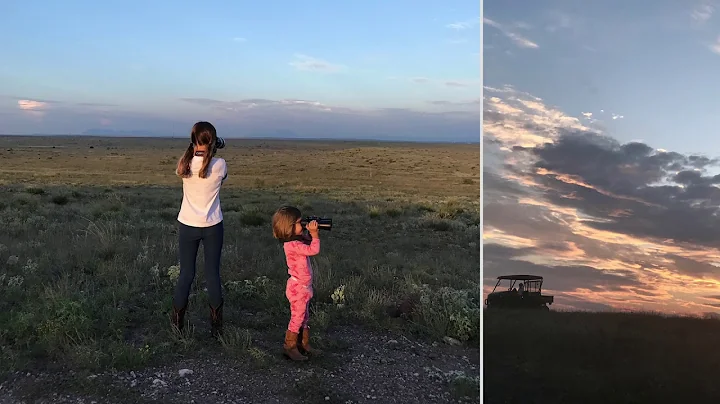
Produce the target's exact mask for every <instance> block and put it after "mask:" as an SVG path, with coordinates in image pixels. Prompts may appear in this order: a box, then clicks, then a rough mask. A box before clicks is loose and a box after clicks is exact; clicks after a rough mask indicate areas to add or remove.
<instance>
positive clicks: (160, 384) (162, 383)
mask: <svg viewBox="0 0 720 404" xmlns="http://www.w3.org/2000/svg"><path fill="white" fill-rule="evenodd" d="M153 386H155V387H160V386H167V383H165V382H164V381H162V380H160V379H155V380H153Z"/></svg>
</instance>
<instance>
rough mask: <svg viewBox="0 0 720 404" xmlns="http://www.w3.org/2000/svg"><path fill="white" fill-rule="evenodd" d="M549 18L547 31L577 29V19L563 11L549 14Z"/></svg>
mask: <svg viewBox="0 0 720 404" xmlns="http://www.w3.org/2000/svg"><path fill="white" fill-rule="evenodd" d="M547 18H548V20H549V23H548V24H547V25H546V26H545V30H546V31H548V32H557V31H561V30H568V29H574V28H575V27H576V22H575V18H573V17H572V16H571V15H570V14H568V13H566V12H563V11H557V10H554V11H550V12H548V13H547Z"/></svg>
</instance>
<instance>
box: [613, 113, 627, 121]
mask: <svg viewBox="0 0 720 404" xmlns="http://www.w3.org/2000/svg"><path fill="white" fill-rule="evenodd" d="M623 118H625V117H624V116H622V115H618V114H612V119H613V121H614V120H616V119H623Z"/></svg>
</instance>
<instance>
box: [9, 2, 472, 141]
mask: <svg viewBox="0 0 720 404" xmlns="http://www.w3.org/2000/svg"><path fill="white" fill-rule="evenodd" d="M479 16H480V5H479V4H478V3H477V2H474V1H451V2H446V3H444V4H441V3H438V2H431V1H419V2H418V1H409V0H408V1H392V2H387V1H366V2H336V1H315V2H311V3H309V4H308V3H297V2H292V1H277V2H272V3H261V2H231V1H208V2H205V3H202V5H201V3H199V2H189V1H177V2H171V1H125V2H96V1H67V2H47V1H43V2H41V1H6V2H3V3H2V5H0V38H3V41H0V52H2V55H3V62H2V64H0V83H2V86H0V97H1V98H0V117H2V119H0V133H35V132H43V133H63V132H71V133H81V132H83V131H85V130H87V129H91V128H101V129H108V130H117V131H128V130H146V131H151V132H158V133H167V132H176V131H179V132H185V131H187V129H186V127H187V128H189V127H190V126H191V125H192V123H193V121H194V120H198V119H208V120H214V121H213V122H218V125H217V126H219V127H222V128H225V129H226V131H227V132H229V133H233V134H237V135H238V136H248V135H263V134H268V133H273V132H278V131H283V132H292V133H294V134H296V135H299V136H320V137H348V136H349V137H358V136H360V137H363V136H364V137H383V136H387V135H390V136H394V137H402V138H408V139H414V138H417V139H418V140H424V139H430V138H435V139H439V138H442V137H443V136H447V137H448V138H450V139H452V140H477V139H478V138H479V120H480V113H479V103H480V100H479V97H480V88H481V87H480V85H481V83H480V62H481V61H480V54H479V51H480V45H481V44H480V30H481V28H482V24H481V21H480V19H479ZM248 100H253V101H260V102H251V101H248ZM298 100H300V101H303V102H302V103H300V102H297V101H298ZM440 128H444V129H443V130H440ZM228 136H231V135H230V134H228Z"/></svg>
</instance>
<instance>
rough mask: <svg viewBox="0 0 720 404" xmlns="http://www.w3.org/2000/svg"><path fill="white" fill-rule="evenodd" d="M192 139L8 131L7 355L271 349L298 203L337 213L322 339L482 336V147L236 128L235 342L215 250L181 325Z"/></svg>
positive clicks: (104, 356) (50, 359)
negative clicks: (342, 331) (213, 324)
mask: <svg viewBox="0 0 720 404" xmlns="http://www.w3.org/2000/svg"><path fill="white" fill-rule="evenodd" d="M186 145H187V141H186V140H185V139H182V140H171V139H113V138H86V137H74V138H72V137H56V138H47V137H45V138H40V137H37V138H35V137H22V138H20V137H1V138H0V158H2V160H3V165H2V168H1V169H0V185H1V186H2V193H1V194H0V223H2V227H3V229H2V232H0V295H2V299H0V371H3V372H9V371H13V370H25V369H32V368H37V367H52V366H53V365H60V364H61V365H62V366H63V368H64V369H74V370H83V369H108V368H115V369H123V368H137V367H141V366H149V365H152V364H157V363H166V362H168V361H173V360H177V358H192V357H196V356H202V355H203V354H204V353H205V352H206V351H207V350H217V349H222V350H223V352H224V353H225V354H226V355H229V356H230V357H236V358H238V359H243V360H251V361H255V362H257V363H261V362H262V361H263V360H264V359H263V358H266V357H268V356H270V355H271V352H269V350H268V349H267V348H263V344H259V343H257V341H261V340H267V339H269V340H270V341H271V342H272V343H276V344H278V348H279V346H280V345H279V344H281V341H280V339H278V338H281V336H280V335H281V334H282V332H283V330H284V327H285V326H286V323H287V320H288V315H289V309H288V307H287V302H286V299H285V297H284V284H285V280H286V278H287V274H286V270H285V267H284V262H283V256H282V250H281V247H280V246H279V244H278V243H277V242H276V241H275V240H274V239H273V238H272V234H271V230H270V227H269V218H270V215H271V214H272V212H273V211H274V210H275V209H276V208H277V207H279V206H280V205H282V204H286V203H290V204H294V205H297V206H298V207H300V208H301V209H302V211H303V213H304V214H316V215H322V216H330V217H332V218H333V220H334V226H335V228H334V229H333V230H332V232H329V233H328V232H323V233H322V234H321V236H322V239H323V250H322V252H321V254H320V255H319V256H317V257H316V258H315V262H314V264H315V266H316V268H317V271H316V280H315V298H314V302H313V304H312V308H311V312H312V317H311V323H312V324H314V327H315V328H316V329H317V330H319V333H318V334H317V336H316V342H317V344H318V345H319V346H323V345H325V346H331V345H332V342H331V341H327V340H324V339H323V330H326V329H327V328H328V327H332V326H335V325H339V324H362V325H363V326H365V327H370V328H374V329H387V328H389V329H393V330H398V331H401V332H402V333H404V334H406V335H408V336H413V337H417V338H421V339H425V340H428V341H437V340H439V339H442V338H443V337H445V336H449V337H452V338H455V339H457V340H459V341H461V342H463V343H465V344H467V345H468V346H473V345H474V346H477V344H478V343H479V322H478V318H479V312H480V304H481V303H480V301H481V297H480V287H479V273H478V268H479V244H478V243H479V240H480V230H479V187H480V183H479V180H480V178H479V163H480V156H479V147H478V146H477V145H439V144H438V145H420V144H386V143H367V142H365V143H333V142H319V141H318V142H311V141H307V142H290V141H269V140H229V141H228V147H227V148H226V149H224V150H221V151H220V153H219V155H220V156H222V157H224V158H225V159H226V160H227V162H228V166H229V178H228V181H227V182H226V185H225V186H224V189H223V191H222V192H221V200H222V206H223V211H224V213H225V229H226V230H225V231H226V233H225V247H224V250H223V258H222V270H221V275H222V277H223V283H224V288H225V294H226V295H225V299H226V312H225V323H226V333H225V338H224V340H223V341H221V343H220V345H219V348H218V346H216V345H212V344H209V343H207V341H206V338H207V337H206V334H207V333H208V332H209V324H208V323H209V319H208V317H209V313H208V309H207V301H206V296H205V294H204V293H203V292H202V289H203V284H204V279H203V276H202V274H203V272H202V259H200V260H199V267H198V276H197V278H196V284H195V287H194V291H193V293H192V294H191V299H190V306H189V312H188V316H189V320H190V321H191V323H192V324H193V327H191V328H190V329H189V331H188V332H186V333H185V334H184V335H181V336H177V335H173V334H172V332H171V330H170V327H169V323H168V322H169V319H168V314H169V312H170V309H171V295H172V290H173V287H174V282H175V279H176V278H177V276H178V271H179V269H178V266H177V264H178V261H177V255H176V254H177V234H176V228H177V225H176V220H175V218H176V216H177V212H178V209H179V206H180V202H181V198H182V194H181V182H180V180H179V178H177V177H176V176H175V175H174V167H175V164H176V161H177V158H178V157H179V156H180V155H181V153H182V152H183V150H184V148H185V147H186ZM200 254H202V250H201V251H200ZM278 336H280V337H278ZM276 339H277V341H275V340H276ZM272 355H274V354H272Z"/></svg>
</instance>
